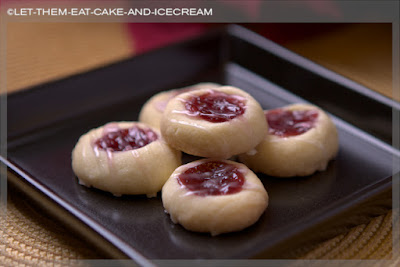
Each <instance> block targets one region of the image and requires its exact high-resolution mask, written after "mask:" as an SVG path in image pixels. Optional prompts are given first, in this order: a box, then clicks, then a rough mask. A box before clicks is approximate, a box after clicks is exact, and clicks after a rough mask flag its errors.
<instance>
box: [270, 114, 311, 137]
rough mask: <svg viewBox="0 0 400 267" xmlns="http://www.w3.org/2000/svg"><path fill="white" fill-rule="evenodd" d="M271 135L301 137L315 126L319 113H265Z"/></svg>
mask: <svg viewBox="0 0 400 267" xmlns="http://www.w3.org/2000/svg"><path fill="white" fill-rule="evenodd" d="M265 115H266V118H267V121H268V127H269V129H268V131H269V133H270V134H273V135H276V136H280V137H289V136H295V135H300V134H302V133H305V132H307V131H308V130H310V129H311V128H313V127H314V126H315V122H316V121H317V118H318V111H317V110H315V109H310V110H283V109H273V110H269V111H267V112H266V113H265Z"/></svg>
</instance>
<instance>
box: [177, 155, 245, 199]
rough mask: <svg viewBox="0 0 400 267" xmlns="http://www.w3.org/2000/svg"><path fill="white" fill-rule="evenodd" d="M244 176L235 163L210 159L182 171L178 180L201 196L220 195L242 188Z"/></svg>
mask: <svg viewBox="0 0 400 267" xmlns="http://www.w3.org/2000/svg"><path fill="white" fill-rule="evenodd" d="M244 180H245V179H244V176H243V174H242V173H241V172H240V171H239V170H238V168H237V167H236V166H234V165H231V164H227V163H224V162H220V161H209V162H205V163H202V164H200V165H197V166H195V167H193V168H190V169H188V170H186V171H185V172H183V173H181V174H180V175H179V177H178V182H179V183H180V184H181V185H184V186H185V187H186V188H187V189H188V190H190V191H192V192H194V193H195V194H196V195H199V196H218V195H228V194H234V193H238V192H240V191H241V190H242V186H243V184H244Z"/></svg>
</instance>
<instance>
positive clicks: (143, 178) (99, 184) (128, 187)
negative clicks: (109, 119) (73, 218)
mask: <svg viewBox="0 0 400 267" xmlns="http://www.w3.org/2000/svg"><path fill="white" fill-rule="evenodd" d="M180 165H181V152H179V151H177V150H175V149H173V148H171V147H170V146H169V145H168V144H167V143H165V142H164V140H163V139H162V137H161V134H160V133H159V131H158V130H157V129H154V128H152V127H150V126H148V125H146V124H143V123H137V122H113V123H108V124H106V125H105V126H102V127H99V128H96V129H93V130H91V131H89V132H88V133H86V134H84V135H82V136H81V137H80V138H79V141H78V142H77V144H76V146H75V148H74V149H73V151H72V169H73V171H74V173H75V174H76V176H77V177H78V180H79V183H80V184H82V185H85V186H88V187H91V186H92V187H95V188H98V189H101V190H104V191H108V192H111V193H112V194H114V195H115V196H120V195H123V194H132V195H139V194H146V195H147V196H148V197H151V196H155V195H156V194H157V192H159V191H160V190H161V188H162V186H163V185H164V183H165V181H166V180H167V179H168V178H169V176H170V175H171V173H172V172H173V171H174V170H175V169H176V168H177V167H178V166H180Z"/></svg>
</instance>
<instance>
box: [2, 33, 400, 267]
mask: <svg viewBox="0 0 400 267" xmlns="http://www.w3.org/2000/svg"><path fill="white" fill-rule="evenodd" d="M197 82H217V83H221V84H230V85H234V86H237V87H240V88H242V89H244V90H246V91H248V92H249V93H250V94H252V95H253V96H254V97H255V98H256V99H257V100H258V101H259V102H260V103H261V105H262V106H263V108H264V109H269V108H275V107H279V106H283V105H287V104H289V103H295V102H311V103H313V104H316V105H319V106H321V107H322V108H324V109H325V110H326V111H328V112H330V113H331V114H333V116H334V121H335V123H336V125H337V127H338V129H339V136H340V153H339V155H338V157H337V159H336V160H334V161H332V162H331V163H330V164H329V167H328V169H327V170H326V171H324V172H318V173H316V174H315V175H312V176H310V177H304V178H293V179H277V178H274V177H266V176H264V175H260V178H261V179H262V180H263V183H264V185H265V187H266V189H267V191H268V193H269V195H270V205H269V207H268V209H267V211H266V212H265V214H263V215H262V217H261V218H260V220H259V221H258V222H257V223H256V224H255V225H253V226H251V227H249V228H248V229H246V230H244V231H241V232H238V233H231V234H224V235H220V236H216V237H211V236H210V235H207V234H198V233H193V232H189V231H186V230H184V229H183V228H182V227H181V226H180V225H174V224H173V223H172V222H171V220H170V219H169V217H168V216H167V215H166V214H165V213H164V210H163V207H162V203H161V198H160V194H159V195H158V197H157V198H151V199H147V198H146V197H143V196H123V197H121V198H117V197H113V196H112V195H111V194H109V193H105V192H101V191H99V190H96V189H88V188H86V187H83V186H80V185H79V184H78V183H77V179H76V177H75V176H74V174H73V172H72V169H71V151H72V149H73V147H74V145H75V143H76V142H77V140H78V138H79V136H80V135H82V134H84V133H86V132H87V131H88V130H89V129H91V128H94V127H97V126H100V125H103V124H105V123H107V122H109V121H122V120H128V121H129V120H137V118H138V113H139V111H140V108H141V106H142V105H143V103H144V102H145V101H146V100H147V99H148V98H149V97H150V96H152V95H153V94H155V93H157V92H160V91H162V90H166V89H172V88H178V87H182V86H186V85H190V84H194V83H197ZM393 108H396V109H399V105H398V103H397V102H394V101H391V100H390V99H387V98H385V97H382V96H380V95H378V94H376V93H374V92H372V91H370V90H369V89H367V88H364V87H362V86H361V85H359V84H356V83H354V82H352V81H350V80H348V79H346V78H344V77H342V76H340V75H338V74H335V73H333V72H331V71H329V70H327V69H325V68H323V67H321V66H318V65H316V64H314V63H312V62H310V61H308V60H306V59H304V58H302V57H300V56H298V55H296V54H294V53H292V52H290V51H288V50H286V49H284V48H282V47H280V46H278V45H276V44H274V43H272V42H270V41H268V40H266V39H264V38H262V37H260V36H258V35H256V34H254V33H252V32H250V31H248V30H246V29H243V28H241V27H239V26H229V27H226V28H223V29H221V30H217V31H215V32H211V33H208V34H207V35H205V36H202V37H200V38H197V39H194V40H190V41H186V42H184V43H180V44H176V45H172V46H168V47H165V48H162V49H159V50H157V51H153V52H150V53H147V54H143V55H139V56H136V57H134V58H132V59H129V60H125V61H122V62H119V63H116V64H113V65H110V66H107V67H104V68H100V69H97V70H94V71H90V72H87V73H83V74H80V75H76V76H72V77H69V78H67V79H63V80H60V81H55V82H51V83H48V84H44V85H41V86H38V87H35V88H30V89H29V90H24V91H21V92H17V93H14V94H10V95H9V96H8V145H9V146H8V159H7V160H6V159H4V158H2V161H3V162H5V163H6V164H7V166H8V167H9V168H8V169H9V173H10V178H9V180H10V181H11V182H13V184H16V185H20V187H21V188H22V189H23V190H24V191H25V192H26V193H28V194H29V195H31V196H32V197H33V198H34V199H38V198H41V197H44V199H47V200H50V201H48V203H53V204H54V203H55V204H56V205H54V206H55V207H56V209H54V213H55V214H56V213H59V212H61V213H62V212H63V213H62V215H59V216H61V218H60V219H61V220H63V221H65V220H67V218H68V220H73V223H71V224H72V226H73V227H76V228H79V227H81V228H82V227H84V228H85V227H86V228H85V229H86V230H84V231H81V233H82V234H83V235H89V233H91V235H93V233H95V236H97V237H98V238H100V239H99V240H101V241H100V242H99V243H104V244H105V247H107V244H108V245H110V244H111V245H112V246H113V247H114V248H115V247H116V248H118V249H119V250H120V251H122V252H123V253H124V254H125V255H127V256H128V257H130V258H132V259H134V260H136V261H138V262H139V263H141V264H146V260H147V259H199V258H200V259H238V258H277V257H290V256H288V254H287V253H286V254H284V252H288V251H294V250H295V248H298V247H300V246H304V245H306V244H307V243H309V242H315V241H317V240H322V239H324V238H327V237H331V236H332V235H336V234H339V233H340V232H341V231H342V230H344V229H345V228H346V227H351V226H354V225H357V224H360V223H362V222H365V220H368V218H371V216H376V215H378V214H382V213H383V212H385V211H387V210H388V209H390V208H391V176H392V173H393V170H392V169H393V168H392V160H393V157H394V156H396V157H398V156H399V151H397V150H396V149H394V148H393V147H392V146H391V145H390V143H391V135H392V109H393ZM395 171H396V172H397V171H398V170H395ZM29 192H34V193H35V192H36V194H34V193H29ZM37 192H40V194H37ZM46 205H51V204H46ZM57 210H58V211H57ZM65 211H66V212H65ZM95 238H96V237H95Z"/></svg>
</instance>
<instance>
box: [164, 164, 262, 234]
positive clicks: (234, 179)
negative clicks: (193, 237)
mask: <svg viewBox="0 0 400 267" xmlns="http://www.w3.org/2000/svg"><path fill="white" fill-rule="evenodd" d="M162 201H163V205H164V208H165V211H166V212H167V213H168V214H169V215H170V217H171V220H172V221H173V222H174V223H179V224H181V225H182V226H183V227H184V228H185V229H187V230H190V231H195V232H204V233H211V235H218V234H222V233H228V232H235V231H240V230H242V229H244V228H247V227H249V226H250V225H252V224H254V223H255V222H256V221H257V220H258V219H259V218H260V216H261V215H262V214H263V213H264V211H265V209H266V208H267V206H268V194H267V191H266V190H265V188H264V186H263V184H262V183H261V181H260V179H258V177H257V176H256V175H255V174H254V173H253V172H252V171H251V170H250V169H249V168H247V167H246V166H245V165H243V164H241V163H237V162H234V161H229V160H218V159H202V160H197V161H194V162H191V163H188V164H185V165H182V166H180V167H179V168H177V169H176V170H175V171H174V172H173V173H172V175H171V177H170V178H169V179H168V181H167V182H166V183H165V185H164V186H163V189H162Z"/></svg>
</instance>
